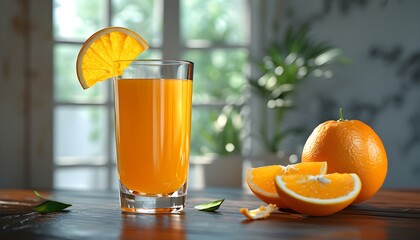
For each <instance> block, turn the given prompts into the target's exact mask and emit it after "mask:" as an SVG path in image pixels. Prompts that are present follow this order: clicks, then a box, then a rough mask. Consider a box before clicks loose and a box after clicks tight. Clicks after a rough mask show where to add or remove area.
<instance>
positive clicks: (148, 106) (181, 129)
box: [114, 60, 194, 213]
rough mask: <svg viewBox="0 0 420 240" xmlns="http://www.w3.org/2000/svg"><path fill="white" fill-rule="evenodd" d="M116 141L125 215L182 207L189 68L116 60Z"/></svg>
mask: <svg viewBox="0 0 420 240" xmlns="http://www.w3.org/2000/svg"><path fill="white" fill-rule="evenodd" d="M114 65H115V69H119V66H121V65H123V66H128V67H127V68H125V70H124V72H123V73H120V74H118V73H115V74H114V75H115V76H114V100H115V138H116V147H117V166H118V167H117V169H118V176H119V184H120V204H121V210H122V211H123V212H132V213H177V212H181V211H182V210H183V209H184V207H185V199H186V194H187V179H188V165H189V157H190V136H191V109H192V85H193V81H192V80H193V66H194V64H193V63H192V62H189V61H181V60H134V61H116V62H115V63H114Z"/></svg>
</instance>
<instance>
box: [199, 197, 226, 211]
mask: <svg viewBox="0 0 420 240" xmlns="http://www.w3.org/2000/svg"><path fill="white" fill-rule="evenodd" d="M223 201H225V199H219V200H216V201H212V202H208V203H203V204H199V205H196V206H194V208H195V209H197V210H199V211H204V212H214V211H216V210H217V209H219V207H220V206H221V205H222V203H223Z"/></svg>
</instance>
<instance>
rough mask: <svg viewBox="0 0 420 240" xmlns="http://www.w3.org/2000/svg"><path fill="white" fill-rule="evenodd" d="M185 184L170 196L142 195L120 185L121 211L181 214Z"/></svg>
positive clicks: (183, 206) (183, 204)
mask: <svg viewBox="0 0 420 240" xmlns="http://www.w3.org/2000/svg"><path fill="white" fill-rule="evenodd" d="M186 190H187V184H186V183H185V184H184V185H183V186H182V187H181V188H180V189H179V190H178V191H176V192H173V193H171V194H144V193H137V192H134V191H131V190H129V189H127V188H126V187H125V186H124V185H123V184H122V183H120V205H121V210H122V211H123V212H126V213H149V214H157V213H181V212H182V211H183V210H184V208H185V199H186V196H187V191H186Z"/></svg>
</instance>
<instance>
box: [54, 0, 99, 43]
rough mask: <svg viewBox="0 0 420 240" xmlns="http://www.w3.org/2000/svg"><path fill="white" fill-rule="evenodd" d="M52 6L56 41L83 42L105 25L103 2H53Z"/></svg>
mask: <svg viewBox="0 0 420 240" xmlns="http://www.w3.org/2000/svg"><path fill="white" fill-rule="evenodd" d="M53 4H54V5H53V24H54V37H55V38H56V39H66V40H79V41H85V40H86V39H87V38H88V37H89V36H90V35H91V34H92V33H94V32H96V31H98V30H99V29H101V28H104V27H106V25H107V22H106V18H105V16H106V15H105V13H106V11H105V9H106V8H105V6H106V5H105V4H106V1H105V0H89V1H86V0H72V1H68V0H54V2H53Z"/></svg>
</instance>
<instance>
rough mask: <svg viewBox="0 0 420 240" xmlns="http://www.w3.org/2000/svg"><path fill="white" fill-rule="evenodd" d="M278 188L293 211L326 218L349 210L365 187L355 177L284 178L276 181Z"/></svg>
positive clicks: (336, 175)
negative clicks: (343, 210)
mask: <svg viewBox="0 0 420 240" xmlns="http://www.w3.org/2000/svg"><path fill="white" fill-rule="evenodd" d="M275 187H276V190H277V193H278V194H279V196H280V197H281V199H282V200H283V201H284V203H285V204H286V205H287V206H288V207H290V208H291V209H292V210H294V211H296V212H298V213H302V214H306V215H310V216H326V215H331V214H334V213H336V212H338V211H340V210H342V209H344V208H346V207H347V206H349V205H350V204H351V203H352V202H353V201H354V200H355V199H356V197H357V196H358V195H359V193H360V189H361V187H362V183H361V181H360V179H359V177H358V176H357V175H356V174H354V173H332V174H323V175H283V176H276V177H275Z"/></svg>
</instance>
